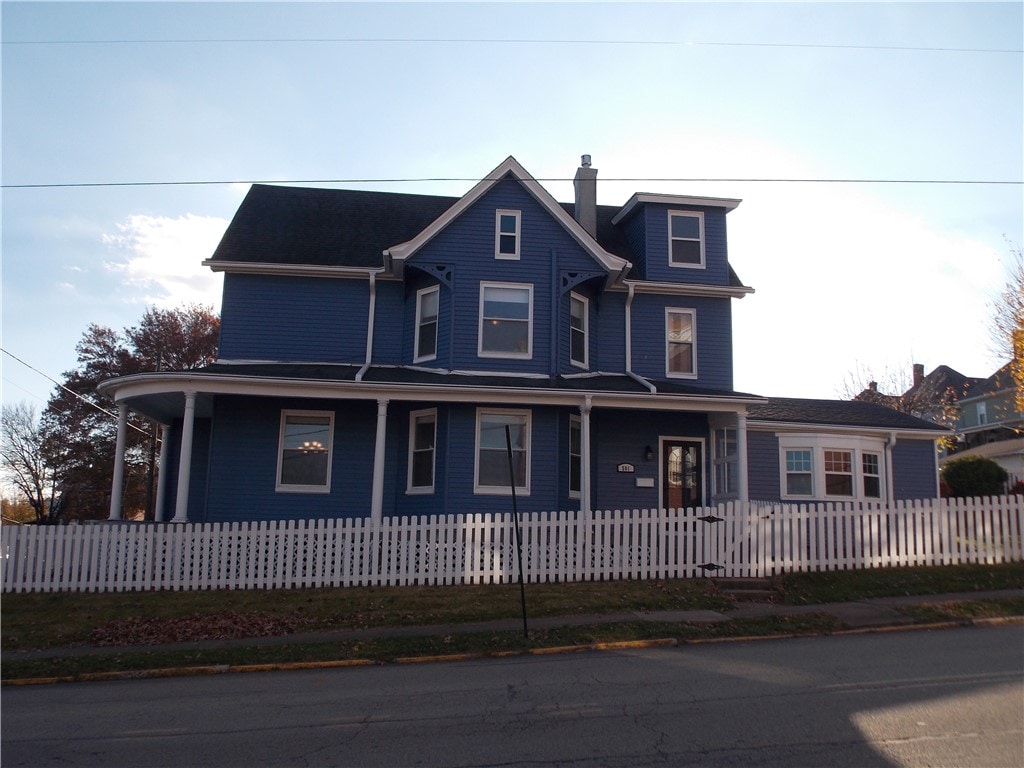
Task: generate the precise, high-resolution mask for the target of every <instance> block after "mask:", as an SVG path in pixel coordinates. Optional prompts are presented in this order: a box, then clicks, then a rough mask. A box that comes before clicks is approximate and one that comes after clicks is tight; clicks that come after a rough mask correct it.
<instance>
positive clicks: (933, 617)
mask: <svg viewBox="0 0 1024 768" xmlns="http://www.w3.org/2000/svg"><path fill="white" fill-rule="evenodd" d="M899 611H900V613H903V614H905V615H907V616H910V617H912V618H913V619H914V620H915V621H919V622H924V623H929V622H937V621H967V620H970V619H991V618H997V617H1000V616H1024V598H1006V599H999V600H958V601H956V602H942V603H932V604H930V605H908V606H904V607H902V608H900V609H899Z"/></svg>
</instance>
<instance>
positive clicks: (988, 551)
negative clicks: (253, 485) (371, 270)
mask: <svg viewBox="0 0 1024 768" xmlns="http://www.w3.org/2000/svg"><path fill="white" fill-rule="evenodd" d="M1022 519H1024V497H1022V496H1019V495H1018V496H1003V497H997V498H982V499H967V500H964V499H948V500H947V499H941V500H929V501H918V502H907V503H899V504H897V505H896V506H894V507H891V508H890V507H885V506H882V505H877V504H875V505H868V504H857V505H853V504H845V505H844V504H816V505H810V504H808V505H783V504H765V503H757V502H750V503H743V504H726V505H720V506H718V507H709V508H704V509H699V510H686V511H674V510H623V511H612V512H594V513H592V514H591V515H590V516H589V517H588V518H584V517H583V516H582V515H581V514H580V513H579V512H560V513H543V514H531V515H525V516H523V517H522V518H521V520H520V530H521V535H522V560H523V572H524V575H525V578H526V580H528V581H530V582H544V581H583V580H611V579H650V578H681V577H704V576H718V577H743V576H748V577H749V576H753V577H756V576H771V575H776V574H779V573H783V572H793V571H828V570H846V569H853V568H881V567H888V566H910V565H952V564H960V563H1003V562H1011V561H1020V560H1024V539H1022V527H1024V526H1022ZM0 536H2V538H0V547H2V549H0V551H2V555H3V591H4V592H51V591H89V592H109V591H126V590H155V589H170V590H184V589H289V588H300V587H345V586H354V585H382V586H383V585H412V584H424V585H426V584H491V583H501V582H510V581H514V580H516V579H517V578H518V573H519V571H518V556H517V549H516V537H515V528H514V526H513V523H512V515H510V514H500V515H480V514H470V515H443V516H431V517H427V518H405V517H403V518H387V519H385V520H384V521H383V522H382V523H381V524H379V525H378V526H376V527H375V526H374V525H373V524H372V523H371V522H370V521H369V520H365V519H355V520H351V519H348V520H308V521H288V522H284V521H267V522H248V523H203V524H191V523H188V524H152V523H119V524H118V523H94V524H86V525H71V526H59V527H56V526H3V527H2V530H0Z"/></svg>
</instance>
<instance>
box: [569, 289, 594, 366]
mask: <svg viewBox="0 0 1024 768" xmlns="http://www.w3.org/2000/svg"><path fill="white" fill-rule="evenodd" d="M574 300H575V301H580V302H582V303H583V359H582V360H574V359H573V357H572V334H573V327H572V303H573V301H574ZM569 362H570V363H571V364H572V365H574V366H576V367H577V368H582V369H583V370H589V369H590V299H588V298H587V297H586V296H581V295H580V294H578V293H575V292H572V293H570V294H569Z"/></svg>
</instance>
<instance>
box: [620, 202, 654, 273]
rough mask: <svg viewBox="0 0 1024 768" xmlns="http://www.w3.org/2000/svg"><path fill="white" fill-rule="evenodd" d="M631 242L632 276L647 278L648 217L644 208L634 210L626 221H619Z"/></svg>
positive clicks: (627, 239) (628, 240)
mask: <svg viewBox="0 0 1024 768" xmlns="http://www.w3.org/2000/svg"><path fill="white" fill-rule="evenodd" d="M619 227H620V228H622V230H623V232H624V233H625V235H626V241H627V242H628V243H629V247H630V250H631V251H632V252H631V253H630V261H631V262H632V263H633V270H632V272H631V275H630V276H631V277H635V278H638V279H640V280H647V279H648V277H647V264H648V253H647V218H646V217H645V216H644V215H643V209H642V208H641V209H639V210H634V211H633V213H632V215H631V216H630V217H629V218H628V219H626V220H625V221H621V222H619Z"/></svg>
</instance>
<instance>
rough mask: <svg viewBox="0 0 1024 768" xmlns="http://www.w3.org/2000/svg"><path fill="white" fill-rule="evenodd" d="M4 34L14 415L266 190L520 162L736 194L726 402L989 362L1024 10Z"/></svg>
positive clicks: (1023, 62) (1006, 245) (40, 26)
mask: <svg viewBox="0 0 1024 768" xmlns="http://www.w3.org/2000/svg"><path fill="white" fill-rule="evenodd" d="M0 33H2V70H0V72H2V164H3V169H2V185H3V189H2V191H0V194H2V283H3V290H2V332H0V340H2V347H3V349H4V350H5V351H6V354H2V355H0V366H2V367H0V373H2V376H0V378H2V382H0V387H2V388H0V392H2V400H3V403H4V404H13V403H17V402H21V401H24V402H26V403H28V404H29V405H32V406H34V407H35V408H36V410H37V412H38V411H41V410H42V408H43V407H44V406H45V403H46V400H47V398H48V397H49V395H50V394H51V392H52V390H53V387H54V384H53V382H52V381H51V380H50V379H58V380H59V379H61V377H62V374H63V373H64V372H65V371H68V370H70V369H73V368H74V367H75V365H76V354H75V345H76V343H77V342H78V341H79V340H80V339H81V337H82V334H83V333H84V332H85V330H86V329H87V328H88V326H89V325H90V324H92V323H96V324H98V325H102V326H107V327H111V328H114V329H117V330H120V329H123V328H125V327H128V326H132V325H135V324H136V323H137V322H138V321H139V319H140V318H141V317H142V315H143V314H144V312H145V310H146V308H147V307H149V306H159V307H175V306H179V305H181V304H183V303H187V302H195V303H201V304H210V305H213V306H214V308H215V309H218V310H219V305H220V289H221V285H222V282H221V281H222V277H221V276H220V275H215V274H213V273H212V272H210V271H209V270H208V269H206V268H204V267H202V265H201V262H202V261H203V260H204V259H206V258H208V257H209V256H210V255H211V254H212V253H213V250H214V249H215V247H216V245H217V243H218V241H219V239H220V237H221V235H222V234H223V232H224V229H225V227H226V226H227V223H228V222H229V221H230V219H231V217H232V215H233V214H234V212H235V210H236V209H237V207H238V205H239V203H240V202H241V200H242V198H243V196H244V195H245V193H246V191H247V190H248V188H249V184H250V183H251V182H253V181H281V182H289V183H292V184H298V185H307V186H322V187H340V188H351V189H379V190H385V191H395V192H413V193H421V194H440V195H462V194H464V193H465V192H467V191H468V190H469V189H470V188H471V187H472V186H473V185H474V183H475V182H476V181H478V180H479V179H481V178H483V177H484V176H485V175H486V174H487V173H488V172H489V171H490V170H492V169H493V168H494V167H496V166H497V165H498V164H500V163H501V162H502V161H503V160H504V159H505V158H506V157H507V156H509V155H512V156H514V157H515V158H516V159H517V160H518V161H519V162H520V163H522V164H523V166H524V167H525V168H526V170H527V171H528V172H530V173H531V174H532V175H533V176H534V177H535V178H537V179H538V180H539V181H540V182H541V183H542V184H543V185H544V186H545V187H546V188H547V189H548V190H549V191H550V192H551V193H552V194H553V195H554V196H555V198H556V199H558V200H560V201H571V200H572V199H573V191H572V183H571V179H572V176H573V174H574V173H575V170H576V168H577V167H578V165H579V162H580V155H582V154H590V155H591V156H592V158H593V164H594V167H596V168H597V169H598V184H597V197H598V202H599V203H601V204H607V205H622V204H624V203H625V202H626V201H627V200H628V199H629V197H630V195H631V194H633V193H634V192H662V193H670V194H680V195H708V196H716V197H731V198H742V200H743V202H742V204H741V205H740V206H739V208H737V209H736V210H735V211H733V212H732V213H730V214H729V218H728V228H729V229H728V236H729V255H730V261H731V263H732V265H733V267H734V269H735V270H736V272H737V273H738V275H739V276H740V278H741V279H742V280H743V281H744V283H745V284H747V285H749V286H751V287H753V288H754V289H755V293H754V294H752V295H749V296H746V297H745V298H743V299H741V300H738V301H735V302H734V303H733V326H734V350H733V355H734V366H735V381H734V384H735V388H736V389H737V390H739V391H744V392H753V393H757V394H762V395H769V396H771V395H775V396H790V397H812V398H833V397H838V396H842V395H843V394H844V393H845V392H846V391H848V389H849V387H850V384H851V381H852V382H853V383H854V384H856V383H858V382H860V383H864V382H866V380H867V378H871V377H874V378H877V379H879V380H880V381H882V382H886V381H890V380H891V379H892V378H894V377H895V378H896V379H900V378H902V379H903V380H904V381H905V380H906V379H907V378H909V374H910V366H911V365H912V363H920V364H922V365H924V366H925V370H926V371H930V370H932V369H933V368H935V367H936V366H938V365H949V366H951V367H953V368H955V369H956V370H958V371H960V372H961V373H963V374H966V375H969V376H987V375H989V374H990V373H992V372H993V371H995V370H996V369H997V368H998V367H999V366H1000V365H1002V364H1003V363H1004V362H1006V360H1005V359H1001V358H999V357H998V356H996V355H995V354H993V352H992V342H991V334H990V332H989V318H990V316H991V314H992V311H993V310H992V307H993V303H994V302H995V301H996V298H997V296H998V294H999V292H1000V291H1001V290H1002V288H1003V286H1004V284H1005V282H1006V280H1007V279H1008V276H1009V266H1010V263H1011V259H1012V256H1011V251H1012V249H1013V248H1015V247H1019V246H1020V245H1021V244H1022V243H1024V185H1022V183H1021V182H1022V178H1024V153H1022V148H1024V84H1022V81H1024V55H1022V51H1021V49H1022V47H1024V45H1022V40H1024V4H1022V3H1020V2H1014V3H990V4H986V3H892V2H889V3H879V4H872V3H850V4H845V3H843V4H840V3H770V2H764V3H687V2H675V3H673V2H662V3H650V4H644V3H628V4H626V3H613V2H609V3H600V2H588V3H584V2H576V3H529V2H525V3H515V4H503V3H459V4H438V3H388V2H383V3H381V2H377V3H371V4H361V3H341V2H324V3H308V4H307V3H282V2H276V3H259V2H228V3H206V2H185V3H133V2H120V3H86V2H81V3H79V2H75V3H48V2H29V3H16V2H2V3H0ZM438 179H443V180H438ZM787 179H788V180H802V181H779V180H787ZM768 180H776V181H768ZM807 180H814V181H807ZM883 182H915V183H883ZM937 182H943V183H937ZM950 182H985V183H969V184H968V183H950ZM995 182H1011V183H995Z"/></svg>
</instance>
